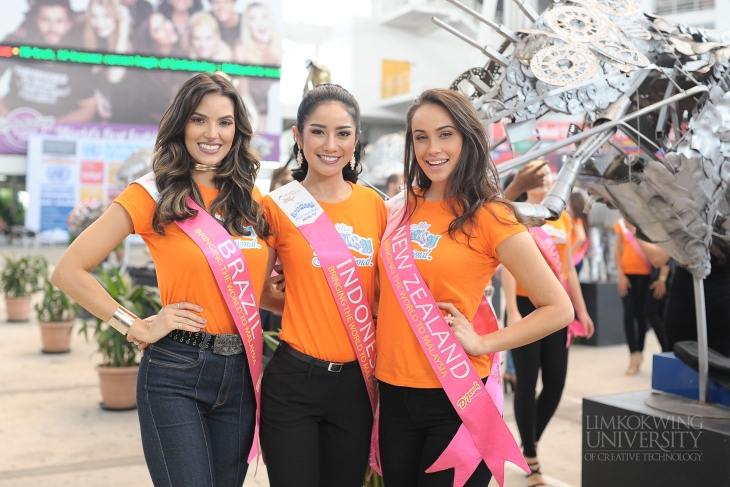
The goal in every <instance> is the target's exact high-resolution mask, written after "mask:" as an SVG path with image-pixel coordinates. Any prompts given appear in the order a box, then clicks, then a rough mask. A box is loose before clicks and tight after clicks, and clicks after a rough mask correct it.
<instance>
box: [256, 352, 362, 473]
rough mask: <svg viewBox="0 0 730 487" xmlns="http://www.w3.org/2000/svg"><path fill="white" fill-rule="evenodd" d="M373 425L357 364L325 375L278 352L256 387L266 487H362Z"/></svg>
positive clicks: (325, 372) (319, 370)
mask: <svg viewBox="0 0 730 487" xmlns="http://www.w3.org/2000/svg"><path fill="white" fill-rule="evenodd" d="M372 425H373V413H372V410H371V408H370V399H369V398H368V392H367V389H366V388H365V380H364V379H363V376H362V372H360V367H359V366H358V364H357V362H353V363H350V364H347V365H345V366H344V367H343V368H342V370H341V371H340V372H329V371H327V369H325V368H323V367H316V366H314V365H309V364H307V363H306V362H303V361H302V360H300V359H298V358H296V357H293V356H292V355H290V354H289V353H287V352H286V351H285V350H284V349H282V348H281V347H279V348H277V350H276V352H275V353H274V356H273V357H272V358H271V360H270V361H269V363H268V364H267V365H266V368H265V369H264V378H263V382H262V385H261V448H262V450H263V453H264V457H265V460H266V466H267V472H268V474H269V482H270V485H271V487H291V486H297V487H362V484H363V482H364V480H365V469H366V467H367V464H368V455H369V452H370V435H371V431H372Z"/></svg>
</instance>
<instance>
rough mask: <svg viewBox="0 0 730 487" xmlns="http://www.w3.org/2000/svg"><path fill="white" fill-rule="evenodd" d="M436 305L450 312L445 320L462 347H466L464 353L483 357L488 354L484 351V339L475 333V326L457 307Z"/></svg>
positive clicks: (443, 304)
mask: <svg viewBox="0 0 730 487" xmlns="http://www.w3.org/2000/svg"><path fill="white" fill-rule="evenodd" d="M436 304H437V305H438V307H439V308H441V309H444V310H446V311H448V312H449V314H448V315H446V316H445V317H444V319H445V320H446V323H448V324H449V326H450V327H451V331H452V332H454V336H455V337H456V339H457V340H459V343H460V344H461V346H462V347H464V351H465V352H466V353H468V354H469V355H472V356H478V355H483V354H484V353H486V352H485V351H484V342H483V340H482V337H481V336H480V335H479V334H478V333H477V332H476V331H474V326H473V325H472V324H471V323H470V322H469V320H467V319H466V317H464V315H463V314H462V313H461V311H459V310H458V309H456V306H454V305H453V304H451V303H436Z"/></svg>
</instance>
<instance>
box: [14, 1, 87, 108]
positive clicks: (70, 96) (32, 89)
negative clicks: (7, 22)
mask: <svg viewBox="0 0 730 487" xmlns="http://www.w3.org/2000/svg"><path fill="white" fill-rule="evenodd" d="M28 20H29V22H24V23H23V24H24V25H26V24H27V25H26V27H25V28H24V29H23V30H24V32H22V33H21V32H18V33H17V34H18V35H21V34H23V35H25V36H27V39H26V40H28V41H29V42H30V41H31V40H32V39H34V40H36V43H37V44H39V45H44V46H51V47H55V46H62V45H67V44H66V39H67V38H68V37H67V36H70V35H73V34H71V31H72V28H73V25H74V24H73V20H74V12H73V10H71V6H70V4H69V0H37V1H36V2H35V3H34V4H33V7H32V8H31V9H30V11H29V13H28ZM11 37H12V36H11ZM11 40H12V39H11ZM6 42H7V40H6ZM0 66H3V67H4V69H2V73H3V76H4V75H5V73H6V71H8V70H10V73H9V76H10V80H9V87H8V91H7V93H6V94H5V96H3V97H2V98H1V99H0V116H3V117H4V116H7V115H8V114H9V113H10V112H11V111H12V110H14V109H16V108H21V107H26V108H31V109H33V110H36V111H37V112H39V113H40V114H41V115H46V116H52V117H55V119H56V121H64V122H88V121H91V120H93V118H94V114H95V113H96V100H95V96H94V87H93V84H92V83H90V82H89V81H90V80H89V79H88V74H87V73H88V68H85V67H83V66H72V65H68V64H62V63H54V62H42V63H38V62H17V61H16V62H10V61H3V62H2V64H0Z"/></svg>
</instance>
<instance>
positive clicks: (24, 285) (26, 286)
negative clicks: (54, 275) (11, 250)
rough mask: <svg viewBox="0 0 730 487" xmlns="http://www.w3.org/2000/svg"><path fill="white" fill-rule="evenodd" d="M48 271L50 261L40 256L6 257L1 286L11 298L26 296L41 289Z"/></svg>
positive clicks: (0, 276) (0, 274) (1, 274)
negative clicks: (42, 281) (43, 278)
mask: <svg viewBox="0 0 730 487" xmlns="http://www.w3.org/2000/svg"><path fill="white" fill-rule="evenodd" d="M47 272H48V261H46V259H45V258H44V257H40V256H28V257H20V258H15V257H12V256H6V257H5V267H3V271H2V273H0V286H2V290H3V292H4V293H5V295H6V296H7V297H9V298H24V297H27V296H30V295H31V294H33V293H34V292H36V291H38V290H40V289H41V286H40V284H41V280H42V277H43V276H44V275H46V274H47Z"/></svg>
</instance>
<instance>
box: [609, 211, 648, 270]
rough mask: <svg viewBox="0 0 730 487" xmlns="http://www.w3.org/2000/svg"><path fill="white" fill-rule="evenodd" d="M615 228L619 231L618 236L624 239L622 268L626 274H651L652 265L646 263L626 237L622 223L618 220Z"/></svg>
mask: <svg viewBox="0 0 730 487" xmlns="http://www.w3.org/2000/svg"><path fill="white" fill-rule="evenodd" d="M613 229H614V230H616V233H618V238H620V239H621V240H622V241H623V244H624V245H623V252H621V269H622V270H623V271H624V274H631V275H637V276H646V275H649V274H651V267H649V266H648V265H646V262H644V259H642V258H641V257H639V254H637V253H636V250H634V247H633V246H632V245H631V244H630V243H629V241H628V240H626V238H625V237H624V232H623V231H622V230H621V224H620V223H619V222H616V224H615V225H614V226H613Z"/></svg>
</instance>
